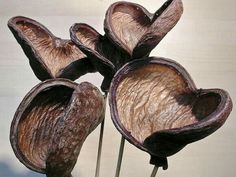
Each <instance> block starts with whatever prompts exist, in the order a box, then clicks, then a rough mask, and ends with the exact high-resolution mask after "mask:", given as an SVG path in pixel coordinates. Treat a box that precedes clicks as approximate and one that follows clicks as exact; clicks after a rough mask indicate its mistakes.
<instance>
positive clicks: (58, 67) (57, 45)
mask: <svg viewBox="0 0 236 177" xmlns="http://www.w3.org/2000/svg"><path fill="white" fill-rule="evenodd" d="M8 27H9V28H10V30H11V31H12V33H13V35H14V36H15V38H16V40H17V41H18V43H19V44H20V45H21V47H22V49H23V51H24V53H25V54H26V56H27V57H28V58H29V62H30V66H31V68H32V69H33V72H34V74H35V75H36V76H37V78H38V79H39V80H42V81H43V80H46V79H51V78H68V79H71V80H75V79H77V78H78V77H79V76H81V75H83V74H86V73H88V72H94V71H95V70H94V67H93V66H92V64H91V63H90V61H89V59H88V58H87V56H86V55H85V54H84V53H82V52H81V51H80V49H79V48H78V47H76V45H75V44H74V43H73V42H72V41H71V40H65V39H60V38H58V37H56V36H54V35H53V34H52V33H51V32H50V31H49V30H48V29H47V28H46V27H45V26H43V25H42V24H40V23H39V22H37V21H35V20H33V19H30V18H27V17H22V16H17V17H13V18H11V19H10V20H9V21H8Z"/></svg>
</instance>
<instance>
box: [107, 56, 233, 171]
mask: <svg viewBox="0 0 236 177" xmlns="http://www.w3.org/2000/svg"><path fill="white" fill-rule="evenodd" d="M109 103H110V109H111V116H112V120H113V122H114V124H115V126H116V128H117V129H118V130H119V131H120V132H121V134H122V135H123V136H124V137H125V138H126V139H127V140H128V141H129V142H130V143H132V144H134V145H135V146H137V147H138V148H140V149H141V150H144V151H147V152H148V153H149V154H150V155H151V156H152V158H151V163H152V164H155V165H157V166H163V168H164V169H167V160H166V157H168V156H170V155H173V154H175V153H176V152H178V151H179V150H181V149H182V148H183V147H184V146H186V145H187V144H189V143H192V142H194V141H197V140H200V139H202V138H204V137H206V136H208V135H210V134H211V133H213V132H214V131H215V130H217V129H218V128H219V127H220V126H222V125H223V123H224V122H225V120H226V119H227V117H228V115H229V114H230V112H231V109H232V101H231V99H230V96H229V95H228V93H227V92H226V91H224V90H221V89H197V88H196V86H195V84H194V82H193V80H192V79H191V77H190V75H189V74H188V73H187V71H186V70H185V69H184V68H183V67H182V66H180V65H179V64H178V63H176V62H174V61H172V60H169V59H164V58H144V59H140V60H136V61H133V62H131V63H128V64H126V65H125V66H124V67H123V68H121V69H120V70H119V71H118V72H117V73H116V75H115V77H114V78H113V80H112V83H111V87H110V98H109Z"/></svg>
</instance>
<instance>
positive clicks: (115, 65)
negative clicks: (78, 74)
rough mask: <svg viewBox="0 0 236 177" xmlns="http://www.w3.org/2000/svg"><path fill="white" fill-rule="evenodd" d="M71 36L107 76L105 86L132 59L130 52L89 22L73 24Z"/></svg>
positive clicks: (96, 66) (95, 65)
mask: <svg viewBox="0 0 236 177" xmlns="http://www.w3.org/2000/svg"><path fill="white" fill-rule="evenodd" d="M70 36H71V40H72V41H73V42H74V43H75V44H76V45H77V46H78V47H79V48H80V49H81V51H83V52H84V53H85V54H86V55H87V56H88V57H89V58H90V60H91V63H92V64H93V65H94V67H95V68H96V70H98V71H99V72H100V73H101V74H102V75H103V76H104V77H105V80H104V82H105V83H106V82H108V83H107V84H105V83H103V85H104V87H105V85H108V86H109V84H110V81H111V79H112V77H113V76H114V74H115V72H116V71H117V70H118V69H119V68H120V67H121V66H123V65H124V64H125V63H127V62H128V61H129V60H130V56H129V55H128V53H126V52H125V51H122V50H120V49H119V48H117V47H116V46H115V45H114V44H113V43H112V42H111V41H110V40H109V39H108V38H107V37H106V36H102V35H101V34H99V33H98V32H97V31H96V30H95V29H94V28H92V27H91V26H89V25H87V24H84V23H76V24H74V25H73V26H71V28H70ZM102 88H103V87H102ZM103 90H104V89H103ZM105 90H107V88H106V89H105Z"/></svg>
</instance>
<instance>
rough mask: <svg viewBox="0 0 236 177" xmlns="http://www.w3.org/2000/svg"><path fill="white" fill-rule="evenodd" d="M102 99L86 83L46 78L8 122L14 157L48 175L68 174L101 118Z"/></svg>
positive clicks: (59, 175) (95, 89) (102, 109)
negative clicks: (10, 121)
mask: <svg viewBox="0 0 236 177" xmlns="http://www.w3.org/2000/svg"><path fill="white" fill-rule="evenodd" d="M104 104H105V103H104V98H103V96H102V94H101V93H100V92H99V90H98V89H97V88H96V87H95V86H93V85H92V84H90V83H88V82H83V83H80V84H77V83H74V82H72V81H69V80H66V79H53V80H47V81H45V82H42V83H40V84H38V85H37V86H35V87H34V88H33V89H32V90H31V91H30V92H29V93H28V94H27V95H26V96H25V98H24V99H23V100H22V102H21V104H20V105H19V107H18V109H17V111H16V113H15V116H14V119H13V121H12V124H11V132H10V140H11V145H12V148H13V150H14V152H15V154H16V156H17V158H18V159H19V160H20V161H21V162H22V163H23V164H24V165H25V166H27V167H28V168H30V169H32V170H34V171H37V172H40V173H46V175H47V177H69V176H70V175H71V171H72V169H73V167H74V165H75V163H76V161H77V157H78V155H79V152H80V149H81V147H82V145H83V142H84V141H85V139H86V137H87V136H88V135H89V134H90V133H91V132H92V131H93V130H94V129H95V128H96V127H97V125H98V124H99V123H100V122H101V121H102V120H103V118H104Z"/></svg>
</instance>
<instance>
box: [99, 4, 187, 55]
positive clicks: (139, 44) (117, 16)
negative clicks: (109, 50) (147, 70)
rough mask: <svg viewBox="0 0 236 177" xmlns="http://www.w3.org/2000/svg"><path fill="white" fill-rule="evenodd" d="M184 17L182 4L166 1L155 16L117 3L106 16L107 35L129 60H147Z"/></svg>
mask: <svg viewBox="0 0 236 177" xmlns="http://www.w3.org/2000/svg"><path fill="white" fill-rule="evenodd" d="M182 13H183V4H182V1H181V0H167V1H166V2H165V3H164V4H163V5H162V7H161V8H160V9H158V10H157V11H156V12H155V13H154V14H151V13H149V12H148V11H147V10H146V9H145V8H144V7H142V6H140V5H138V4H134V3H131V2H124V1H120V2H116V3H114V4H112V5H111V6H110V7H109V8H108V10H107V13H106V18H105V22H104V29H105V32H106V35H107V36H108V37H109V38H110V39H111V41H113V42H114V43H115V44H116V45H117V46H119V47H120V48H122V49H124V50H125V51H126V52H128V53H129V54H130V56H131V58H141V57H144V56H147V55H148V54H149V53H150V52H151V50H152V49H153V48H154V47H155V46H156V45H157V44H158V43H159V42H160V41H161V40H162V38H163V37H164V36H165V35H166V34H167V33H168V32H169V31H170V30H171V29H172V28H173V27H174V26H175V25H176V23H177V22H178V20H179V19H180V17H181V15H182Z"/></svg>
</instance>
